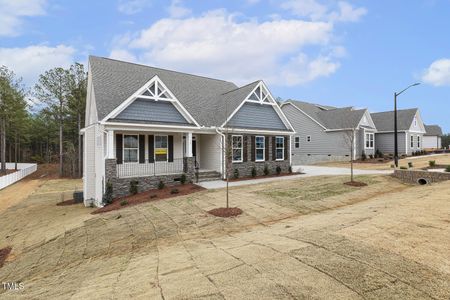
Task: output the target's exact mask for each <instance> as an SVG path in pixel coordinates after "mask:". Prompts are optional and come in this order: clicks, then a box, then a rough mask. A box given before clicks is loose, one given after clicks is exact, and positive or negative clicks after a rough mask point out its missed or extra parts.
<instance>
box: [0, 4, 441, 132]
mask: <svg viewBox="0 0 450 300" xmlns="http://www.w3.org/2000/svg"><path fill="white" fill-rule="evenodd" d="M449 16H450V1H449V0H403V1H401V0H397V1H369V0H366V1H364V0H346V1H332V0H239V1H238V0H235V1H234V0H222V1H220V0H191V1H189V0H165V1H161V0H110V1H99V0H96V1H83V0H79V1H62V0H0V64H4V65H6V66H8V67H9V68H11V69H13V70H14V71H15V72H16V73H17V74H18V75H20V76H22V77H23V78H24V82H25V83H26V84H27V85H28V86H32V85H33V84H34V82H35V81H36V79H37V76H38V74H40V73H41V72H43V71H45V70H46V69H49V68H52V67H55V66H68V65H70V64H71V63H72V62H73V61H79V62H83V63H86V62H87V57H88V55H90V54H92V55H98V56H104V57H111V58H116V59H121V60H126V61H132V62H138V63H143V64H148V65H152V66H157V67H162V68H168V69H174V70H178V71H184V72H189V73H194V74H199V75H205V76H211V77H215V78H220V79H225V80H229V81H233V82H235V83H237V84H238V85H243V84H246V83H248V82H250V81H253V80H256V79H263V80H264V81H265V82H266V83H267V84H268V85H269V87H270V89H271V91H272V93H273V94H274V95H275V96H279V97H281V98H283V99H288V98H293V99H299V100H306V101H310V102H315V103H321V104H328V105H335V106H355V107H368V108H369V109H370V110H371V111H374V112H376V111H384V110H391V109H392V106H393V93H394V91H399V90H401V89H403V88H404V87H405V86H407V85H409V84H411V83H413V82H421V83H422V85H420V86H418V87H415V88H414V89H411V90H409V91H408V92H407V93H405V94H403V95H402V96H401V97H400V98H399V101H400V107H401V108H410V107H419V108H420V109H421V111H422V117H423V118H424V120H425V122H427V123H438V124H441V125H442V126H443V127H444V129H445V131H447V132H450V38H449V28H450V18H449Z"/></svg>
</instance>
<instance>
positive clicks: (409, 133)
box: [372, 108, 425, 155]
mask: <svg viewBox="0 0 450 300" xmlns="http://www.w3.org/2000/svg"><path fill="white" fill-rule="evenodd" d="M372 119H373V121H374V123H375V126H376V127H377V130H378V132H377V133H376V135H375V143H376V145H377V146H376V149H377V150H379V151H381V152H382V153H384V154H386V153H388V154H392V153H394V149H395V147H394V112H393V111H386V112H379V113H372ZM397 130H398V151H399V155H411V154H413V153H414V152H417V151H421V150H423V136H424V134H425V125H424V124H423V122H422V118H421V116H420V112H419V109H418V108H413V109H405V110H398V112H397Z"/></svg>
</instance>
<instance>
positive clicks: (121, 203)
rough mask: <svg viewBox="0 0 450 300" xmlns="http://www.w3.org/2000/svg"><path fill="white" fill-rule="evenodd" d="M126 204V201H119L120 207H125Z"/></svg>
mask: <svg viewBox="0 0 450 300" xmlns="http://www.w3.org/2000/svg"><path fill="white" fill-rule="evenodd" d="M127 204H128V201H127V200H122V201H120V206H125V205H127Z"/></svg>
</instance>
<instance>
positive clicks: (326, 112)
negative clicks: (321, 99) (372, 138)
mask: <svg viewBox="0 0 450 300" xmlns="http://www.w3.org/2000/svg"><path fill="white" fill-rule="evenodd" d="M287 102H290V103H291V104H292V105H294V106H296V107H297V108H299V109H301V110H302V111H303V112H305V113H306V114H307V115H309V116H310V117H311V118H313V119H314V120H316V121H317V122H318V123H319V124H321V125H322V126H323V127H325V128H326V129H346V128H356V127H357V126H358V124H359V123H360V122H361V119H362V117H363V116H364V113H365V112H366V111H367V110H366V109H358V110H353V109H352V108H351V107H343V108H336V107H332V106H325V105H320V104H314V103H308V102H303V101H297V100H287Z"/></svg>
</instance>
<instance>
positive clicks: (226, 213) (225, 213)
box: [208, 207, 242, 218]
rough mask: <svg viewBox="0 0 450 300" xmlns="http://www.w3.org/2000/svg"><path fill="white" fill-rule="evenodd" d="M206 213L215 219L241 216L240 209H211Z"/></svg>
mask: <svg viewBox="0 0 450 300" xmlns="http://www.w3.org/2000/svg"><path fill="white" fill-rule="evenodd" d="M208 213H209V214H211V215H213V216H216V217H221V218H231V217H236V216H239V215H240V214H242V209H240V208H238V207H228V208H226V207H219V208H214V209H211V210H210V211H208Z"/></svg>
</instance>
